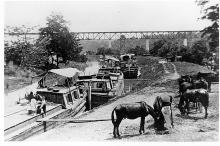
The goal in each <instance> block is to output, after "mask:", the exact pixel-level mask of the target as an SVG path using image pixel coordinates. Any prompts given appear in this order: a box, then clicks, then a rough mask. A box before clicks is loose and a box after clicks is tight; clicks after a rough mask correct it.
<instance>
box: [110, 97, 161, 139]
mask: <svg viewBox="0 0 220 146" xmlns="http://www.w3.org/2000/svg"><path fill="white" fill-rule="evenodd" d="M149 114H150V115H151V116H152V117H153V118H154V126H157V125H156V123H157V118H158V117H157V116H156V114H155V112H154V109H153V108H152V107H151V106H149V105H148V104H147V103H146V102H144V101H141V102H136V103H129V104H120V105H118V106H116V107H115V108H114V110H113V111H112V114H111V120H112V124H113V125H114V128H113V135H114V137H115V138H116V137H117V136H118V137H120V134H119V125H120V123H121V121H122V120H123V119H125V118H127V119H136V118H138V117H141V122H140V129H139V133H140V134H142V131H143V133H144V132H145V130H144V124H145V117H146V116H148V115H149ZM115 116H116V117H115ZM115 118H116V119H115Z"/></svg>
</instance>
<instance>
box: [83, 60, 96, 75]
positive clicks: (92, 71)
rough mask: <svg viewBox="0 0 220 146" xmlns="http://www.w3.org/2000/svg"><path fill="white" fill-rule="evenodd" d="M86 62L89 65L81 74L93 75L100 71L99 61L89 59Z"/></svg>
mask: <svg viewBox="0 0 220 146" xmlns="http://www.w3.org/2000/svg"><path fill="white" fill-rule="evenodd" d="M86 64H87V65H88V67H86V68H85V70H84V71H83V73H81V74H80V75H92V74H97V73H98V71H99V68H100V65H99V62H98V61H89V62H87V63H86Z"/></svg>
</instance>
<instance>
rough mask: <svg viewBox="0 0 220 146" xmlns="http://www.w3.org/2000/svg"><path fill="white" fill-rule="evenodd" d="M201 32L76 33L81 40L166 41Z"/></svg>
mask: <svg viewBox="0 0 220 146" xmlns="http://www.w3.org/2000/svg"><path fill="white" fill-rule="evenodd" d="M198 32H199V31H128V32H76V33H75V34H76V36H77V38H78V39H80V40H117V39H164V38H170V39H175V38H187V37H188V36H192V35H194V34H196V33H198Z"/></svg>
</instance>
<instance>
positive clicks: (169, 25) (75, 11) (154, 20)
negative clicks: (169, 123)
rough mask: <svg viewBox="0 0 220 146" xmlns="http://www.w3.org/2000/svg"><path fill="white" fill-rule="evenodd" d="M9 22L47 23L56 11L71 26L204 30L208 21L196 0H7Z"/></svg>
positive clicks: (87, 28)
mask: <svg viewBox="0 0 220 146" xmlns="http://www.w3.org/2000/svg"><path fill="white" fill-rule="evenodd" d="M4 4H5V5H4V8H5V10H4V12H5V13H4V15H5V16H4V19H5V25H10V26H19V25H23V24H24V25H27V26H34V25H40V26H44V25H45V23H46V17H47V16H49V15H50V14H51V13H52V11H54V12H58V13H61V14H62V15H63V16H64V18H65V19H66V20H68V21H70V25H69V27H70V30H71V31H74V32H78V31H79V32H80V31H90V32H91V31H157V30H158V31H159V30H200V29H202V28H204V27H205V26H207V24H208V23H207V22H205V21H201V20H198V18H199V17H200V16H201V14H200V7H198V6H197V5H196V3H195V0H145V1H81V2H80V1H38V2H37V1H31V2H28V1H23V2H18V1H14V2H13V1H6V2H5V3H4Z"/></svg>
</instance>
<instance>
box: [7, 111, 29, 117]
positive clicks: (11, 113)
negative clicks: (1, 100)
mask: <svg viewBox="0 0 220 146" xmlns="http://www.w3.org/2000/svg"><path fill="white" fill-rule="evenodd" d="M25 110H27V109H22V110H19V111H16V112H14V113H10V114H7V115H5V116H4V117H8V116H11V115H14V114H16V113H19V112H21V111H25Z"/></svg>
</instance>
